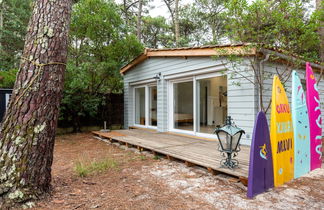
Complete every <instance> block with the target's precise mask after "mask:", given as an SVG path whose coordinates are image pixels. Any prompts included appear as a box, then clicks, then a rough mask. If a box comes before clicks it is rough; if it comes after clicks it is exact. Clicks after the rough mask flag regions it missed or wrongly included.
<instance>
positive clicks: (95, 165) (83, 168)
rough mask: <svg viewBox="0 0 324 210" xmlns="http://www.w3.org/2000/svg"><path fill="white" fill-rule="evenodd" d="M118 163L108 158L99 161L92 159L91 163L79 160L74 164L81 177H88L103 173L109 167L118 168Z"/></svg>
mask: <svg viewBox="0 0 324 210" xmlns="http://www.w3.org/2000/svg"><path fill="white" fill-rule="evenodd" d="M117 166H118V163H117V162H116V161H115V160H114V159H111V158H106V159H103V160H99V161H92V162H90V163H87V162H84V161H77V162H76V163H75V166H74V171H75V172H76V174H77V175H78V176H80V177H86V176H88V175H91V174H98V173H102V172H104V171H106V170H108V169H112V168H116V167H117Z"/></svg>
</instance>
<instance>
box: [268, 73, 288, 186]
mask: <svg viewBox="0 0 324 210" xmlns="http://www.w3.org/2000/svg"><path fill="white" fill-rule="evenodd" d="M270 141H271V149H272V161H273V175H274V186H275V187H277V186H279V185H282V184H283V183H285V182H288V181H290V180H291V179H293V178H294V135H293V125H292V116H291V110H290V106H289V103H288V98H287V95H286V92H285V89H284V87H283V86H282V84H281V82H280V80H279V78H278V76H277V75H275V76H274V78H273V84H272V103H271V123H270Z"/></svg>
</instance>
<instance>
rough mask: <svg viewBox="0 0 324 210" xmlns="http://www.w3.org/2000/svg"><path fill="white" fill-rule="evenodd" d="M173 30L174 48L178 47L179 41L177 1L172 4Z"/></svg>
mask: <svg viewBox="0 0 324 210" xmlns="http://www.w3.org/2000/svg"><path fill="white" fill-rule="evenodd" d="M174 30H175V41H176V47H179V41H180V26H179V0H175V2H174Z"/></svg>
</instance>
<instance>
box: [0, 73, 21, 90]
mask: <svg viewBox="0 0 324 210" xmlns="http://www.w3.org/2000/svg"><path fill="white" fill-rule="evenodd" d="M17 72H18V70H17V69H11V70H9V71H0V88H13V86H14V84H15V81H16V74H17Z"/></svg>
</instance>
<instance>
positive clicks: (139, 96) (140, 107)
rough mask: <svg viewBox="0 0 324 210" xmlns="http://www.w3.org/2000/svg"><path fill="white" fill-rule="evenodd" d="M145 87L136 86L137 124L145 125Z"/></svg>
mask: <svg viewBox="0 0 324 210" xmlns="http://www.w3.org/2000/svg"><path fill="white" fill-rule="evenodd" d="M145 98H146V97H145V87H140V88H135V124H137V125H145V121H146V119H145Z"/></svg>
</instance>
